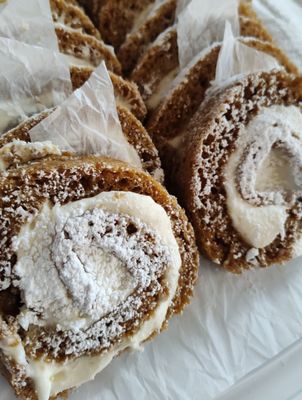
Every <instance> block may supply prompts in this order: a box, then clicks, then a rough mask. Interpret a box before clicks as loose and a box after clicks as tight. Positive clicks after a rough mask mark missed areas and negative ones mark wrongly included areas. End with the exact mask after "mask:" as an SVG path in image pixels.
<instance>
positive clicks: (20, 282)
mask: <svg viewBox="0 0 302 400" xmlns="http://www.w3.org/2000/svg"><path fill="white" fill-rule="evenodd" d="M145 198H146V196H142V195H136V194H134V193H127V194H126V193H125V194H119V192H117V193H114V192H108V193H102V194H100V195H98V196H96V197H95V198H91V199H84V200H79V201H77V202H73V203H70V204H68V205H66V206H60V205H56V206H54V207H51V206H50V205H49V204H48V203H46V204H45V205H44V207H43V209H42V210H41V211H40V213H39V214H38V216H37V217H36V218H35V219H34V220H33V221H32V222H31V223H30V224H27V225H26V226H24V227H23V229H22V231H21V233H20V235H19V236H18V237H17V238H16V239H15V243H14V246H15V249H16V251H17V255H18V261H17V264H16V266H15V273H16V280H15V285H16V286H18V287H19V288H20V289H21V291H22V295H23V301H24V304H25V307H24V310H23V311H22V312H21V314H20V316H19V321H20V323H21V325H22V326H23V327H24V328H25V329H27V328H28V326H29V325H31V324H33V325H37V326H45V325H47V326H57V327H60V329H63V330H64V329H67V330H70V329H71V330H78V329H83V328H85V329H86V328H88V327H89V326H91V325H92V324H93V323H95V322H96V321H98V320H100V319H101V318H103V317H104V316H106V315H107V314H110V313H112V312H114V310H116V309H117V307H118V306H119V305H121V304H123V303H125V302H128V303H129V306H128V310H130V311H129V312H130V313H131V309H133V310H132V313H135V307H136V306H137V305H138V302H137V301H136V302H133V297H134V294H135V296H136V298H138V297H139V296H140V294H142V293H143V292H144V291H145V290H146V289H147V288H150V287H152V290H153V291H155V292H156V291H160V283H159V278H160V277H162V276H164V274H165V271H166V269H169V268H174V267H175V266H176V268H179V266H180V257H179V251H178V246H177V243H176V241H175V238H174V236H173V233H172V231H171V225H168V224H170V221H169V219H168V217H167V215H166V214H165V212H164V210H163V209H162V207H160V206H159V205H157V204H156V203H155V202H154V201H153V200H151V199H150V198H146V199H145ZM146 202H147V203H150V204H148V206H149V208H146V210H148V211H146V212H145V213H146V215H147V216H146V217H145V221H146V222H144V221H143V220H142V219H141V217H142V218H143V212H142V211H140V212H139V216H138V217H136V214H137V211H138V209H139V207H140V205H141V204H144V203H146ZM151 203H152V204H151ZM150 206H151V208H150ZM127 208H128V209H127ZM131 208H132V214H133V215H129V213H130V214H131ZM128 211H129V213H128ZM148 214H149V215H148ZM161 217H162V221H161V222H160V223H158V222H157V221H158V219H160V218H161ZM152 220H153V222H152ZM150 221H151V223H150ZM166 232H168V235H166V234H165V233H166ZM163 235H164V238H163ZM131 302H132V303H131ZM134 303H135V304H136V306H135V305H134Z"/></svg>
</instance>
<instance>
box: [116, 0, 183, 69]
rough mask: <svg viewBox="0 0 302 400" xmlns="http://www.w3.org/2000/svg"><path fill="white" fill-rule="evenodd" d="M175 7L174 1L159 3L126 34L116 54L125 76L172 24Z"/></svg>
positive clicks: (168, 0) (175, 2)
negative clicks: (140, 22) (135, 27)
mask: <svg viewBox="0 0 302 400" xmlns="http://www.w3.org/2000/svg"><path fill="white" fill-rule="evenodd" d="M176 5H177V1H176V0H166V1H163V2H161V3H159V5H158V6H157V7H155V9H154V10H152V11H151V12H150V14H149V15H148V16H147V18H146V19H145V21H144V23H143V24H141V25H139V26H138V27H137V29H132V31H131V32H129V33H128V35H127V36H126V39H125V41H124V43H123V44H122V45H121V47H120V49H119V51H118V53H117V56H118V59H119V60H120V62H121V64H122V68H123V72H124V74H125V75H129V74H130V72H131V71H132V70H133V68H134V67H135V65H136V64H137V62H138V60H139V58H140V57H141V56H142V55H143V54H144V52H145V51H146V49H147V48H148V46H149V45H150V44H151V43H152V42H153V41H154V40H155V39H156V38H157V36H158V35H159V34H160V33H161V32H163V31H164V30H166V29H167V28H168V27H169V26H171V25H172V24H173V23H174V20H175V11H176Z"/></svg>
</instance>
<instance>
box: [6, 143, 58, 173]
mask: <svg viewBox="0 0 302 400" xmlns="http://www.w3.org/2000/svg"><path fill="white" fill-rule="evenodd" d="M61 154H62V153H61V151H60V149H59V148H58V147H57V146H56V145H54V144H52V143H51V142H49V141H47V142H36V143H30V142H29V143H28V142H24V141H22V140H14V141H13V142H10V143H7V144H6V145H4V146H3V147H1V149H0V171H1V170H5V169H7V168H8V167H9V166H10V165H11V164H13V163H14V160H16V159H17V160H19V161H20V162H28V161H30V160H35V159H39V158H43V157H45V156H47V155H61Z"/></svg>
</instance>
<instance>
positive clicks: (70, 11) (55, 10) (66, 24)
mask: <svg viewBox="0 0 302 400" xmlns="http://www.w3.org/2000/svg"><path fill="white" fill-rule="evenodd" d="M50 6H51V11H52V18H53V21H54V23H55V26H60V27H63V28H64V29H68V28H69V29H72V30H77V31H79V32H81V33H85V34H87V35H92V36H95V37H96V38H98V39H100V37H101V35H100V32H99V31H98V30H97V29H96V27H95V26H94V24H93V23H92V21H91V20H90V18H89V17H88V16H87V15H86V14H85V12H84V11H83V10H82V9H81V8H80V7H78V6H77V5H75V4H71V3H69V2H66V0H50Z"/></svg>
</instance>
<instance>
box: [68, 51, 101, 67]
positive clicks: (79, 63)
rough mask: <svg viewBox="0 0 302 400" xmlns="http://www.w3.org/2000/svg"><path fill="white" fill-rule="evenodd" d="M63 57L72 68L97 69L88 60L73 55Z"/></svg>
mask: <svg viewBox="0 0 302 400" xmlns="http://www.w3.org/2000/svg"><path fill="white" fill-rule="evenodd" d="M63 56H64V58H65V59H66V61H67V62H68V64H69V65H70V66H75V67H90V68H95V66H94V65H93V63H92V62H91V61H90V60H88V59H84V58H78V57H75V56H72V55H71V54H63Z"/></svg>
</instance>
